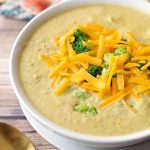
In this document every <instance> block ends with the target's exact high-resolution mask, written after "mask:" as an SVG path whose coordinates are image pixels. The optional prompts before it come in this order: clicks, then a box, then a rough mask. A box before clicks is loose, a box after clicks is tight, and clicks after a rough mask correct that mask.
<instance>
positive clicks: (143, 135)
mask: <svg viewBox="0 0 150 150" xmlns="http://www.w3.org/2000/svg"><path fill="white" fill-rule="evenodd" d="M90 4H114V5H126V6H128V7H133V8H136V9H139V10H142V11H146V12H148V13H150V4H149V3H147V2H145V1H137V0H68V1H65V2H62V3H60V4H57V5H55V6H52V7H50V8H48V9H46V10H45V11H43V12H42V13H40V14H39V15H38V16H36V17H35V18H34V19H32V20H31V21H30V22H29V23H28V24H27V25H26V26H25V27H24V29H23V30H22V31H21V33H20V34H19V35H18V37H17V39H16V41H15V43H14V45H13V48H12V51H11V55H10V65H9V67H10V68H9V71H10V79H11V82H12V85H13V88H14V91H15V93H16V95H17V97H18V99H19V102H20V103H21V105H22V106H23V107H24V108H25V109H26V110H27V111H28V113H29V114H30V115H31V116H32V117H33V118H34V119H35V120H37V121H38V122H39V123H40V124H41V125H42V126H44V127H45V128H47V129H48V130H49V131H53V132H55V133H56V134H59V135H61V136H62V137H65V138H68V139H70V140H73V141H75V142H77V143H80V144H83V145H88V146H92V147H105V148H113V147H123V146H128V145H132V144H135V143H138V142H141V141H144V140H146V139H149V138H150V130H145V131H142V132H138V133H134V134H129V135H125V136H116V137H101V136H91V135H84V134H80V133H76V132H74V131H70V130H68V129H65V128H63V127H61V126H59V125H57V124H55V123H54V122H52V121H50V120H48V119H47V118H45V117H44V116H43V115H42V114H41V113H40V112H38V111H37V110H36V108H35V107H34V106H32V104H31V103H30V101H29V100H28V97H27V96H26V95H25V93H24V91H23V90H22V87H21V84H20V80H19V75H18V64H19V57H20V53H21V47H22V45H23V43H24V42H25V41H26V39H27V38H28V37H29V35H30V34H31V32H32V30H33V29H35V28H37V27H38V26H39V25H40V24H42V23H43V22H44V21H46V20H47V18H49V17H51V16H54V15H56V14H58V13H61V12H62V11H64V10H68V9H70V8H75V7H78V6H82V5H90ZM34 126H35V125H33V127H34ZM35 128H36V127H35Z"/></svg>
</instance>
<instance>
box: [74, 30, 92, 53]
mask: <svg viewBox="0 0 150 150" xmlns="http://www.w3.org/2000/svg"><path fill="white" fill-rule="evenodd" d="M74 37H75V40H74V41H73V42H72V48H73V50H74V51H75V52H76V53H77V54H80V53H84V52H88V51H90V49H89V48H88V47H86V46H84V45H83V42H84V41H85V42H86V41H87V40H88V36H87V34H85V33H84V32H82V31H81V30H79V29H77V30H76V31H75V32H74Z"/></svg>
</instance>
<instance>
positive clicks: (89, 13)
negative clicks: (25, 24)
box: [20, 5, 150, 136]
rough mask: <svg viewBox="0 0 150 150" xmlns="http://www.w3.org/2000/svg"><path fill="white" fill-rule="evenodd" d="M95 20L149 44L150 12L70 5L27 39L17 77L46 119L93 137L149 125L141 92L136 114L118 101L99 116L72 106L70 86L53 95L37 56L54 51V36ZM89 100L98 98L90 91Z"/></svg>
mask: <svg viewBox="0 0 150 150" xmlns="http://www.w3.org/2000/svg"><path fill="white" fill-rule="evenodd" d="M90 22H91V23H93V22H94V23H98V24H102V25H104V26H105V27H110V28H115V29H117V30H119V31H121V32H123V33H125V32H128V31H130V32H132V33H133V34H134V35H135V37H136V39H137V40H139V41H141V42H145V43H150V15H149V14H145V13H144V12H140V11H138V10H134V9H132V8H126V7H122V6H110V5H93V6H85V7H80V8H76V9H72V10H69V11H66V12H63V13H61V14H59V15H56V16H54V17H53V18H50V19H48V21H47V22H45V23H43V24H42V25H41V26H40V27H38V29H37V30H35V31H34V32H33V34H32V35H31V36H30V38H29V40H28V41H26V43H25V45H24V47H23V49H22V55H21V58H20V79H21V82H22V86H23V89H24V91H25V93H26V95H27V96H28V98H29V100H30V101H31V102H32V104H33V105H34V106H35V108H36V109H37V110H38V111H39V112H41V113H42V114H43V115H44V116H45V117H47V118H48V119H49V120H51V121H53V122H55V123H57V124H59V125H61V126H63V127H65V128H67V129H71V130H73V131H76V132H80V133H84V134H90V135H96V136H116V135H125V134H129V133H133V132H138V131H141V130H144V129H148V128H150V117H149V115H150V97H148V96H147V95H143V96H142V98H141V100H140V102H139V106H138V112H137V113H133V112H130V111H129V110H128V109H127V108H126V107H124V106H123V104H122V103H121V102H117V103H115V104H113V105H110V106H108V107H106V108H104V109H100V110H98V114H97V115H95V116H92V115H90V114H84V113H79V112H76V111H74V110H73V108H72V105H73V104H74V102H75V98H74V97H73V96H72V95H73V93H74V92H77V91H79V90H82V89H79V88H77V87H73V88H72V89H71V90H68V91H66V92H65V93H64V94H63V95H61V96H58V97H56V96H54V94H53V90H52V89H51V88H50V79H49V78H48V75H49V73H50V69H49V67H48V65H46V64H45V63H44V62H43V61H41V60H40V59H39V55H40V54H45V55H49V54H51V53H53V52H56V51H58V48H56V47H55V44H54V38H55V37H56V36H61V35H63V34H65V33H66V32H68V30H69V29H70V28H72V27H73V26H74V25H75V24H77V23H81V24H85V23H90ZM87 101H89V103H97V101H99V100H98V99H97V97H96V96H94V95H90V96H89V97H88V99H87Z"/></svg>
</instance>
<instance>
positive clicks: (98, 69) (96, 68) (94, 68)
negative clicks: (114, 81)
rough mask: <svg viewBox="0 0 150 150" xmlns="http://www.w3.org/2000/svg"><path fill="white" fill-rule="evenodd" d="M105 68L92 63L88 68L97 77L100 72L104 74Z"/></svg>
mask: <svg viewBox="0 0 150 150" xmlns="http://www.w3.org/2000/svg"><path fill="white" fill-rule="evenodd" d="M102 70H103V68H102V67H101V66H96V65H92V66H90V67H89V68H88V69H87V72H88V73H89V74H91V75H92V76H94V77H96V76H97V75H98V74H99V75H101V74H102Z"/></svg>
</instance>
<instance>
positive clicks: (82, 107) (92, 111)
mask: <svg viewBox="0 0 150 150" xmlns="http://www.w3.org/2000/svg"><path fill="white" fill-rule="evenodd" d="M74 110H75V111H78V112H81V113H89V114H91V115H96V114H97V113H98V112H97V110H96V108H95V107H94V106H88V105H85V104H76V105H75V106H74Z"/></svg>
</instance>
